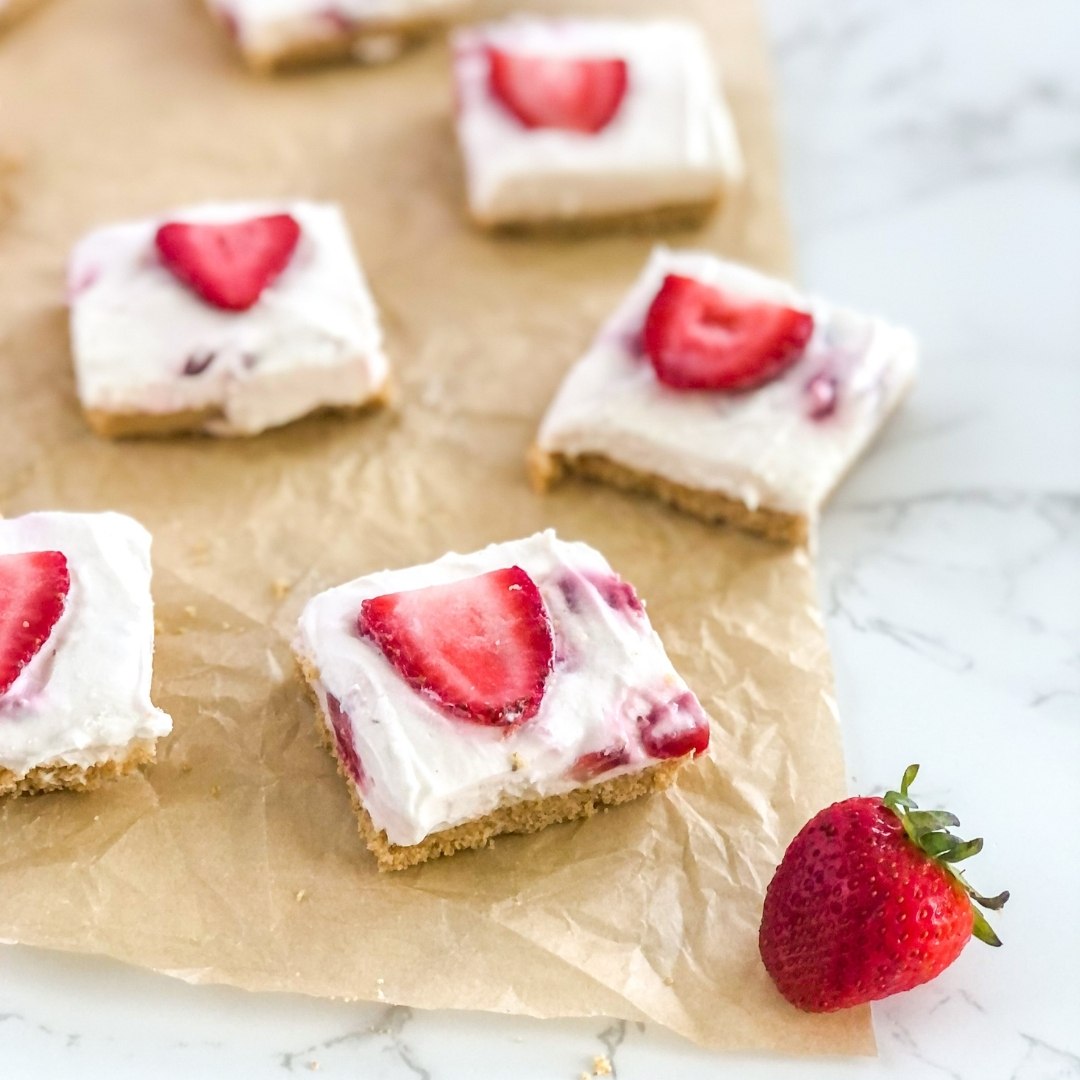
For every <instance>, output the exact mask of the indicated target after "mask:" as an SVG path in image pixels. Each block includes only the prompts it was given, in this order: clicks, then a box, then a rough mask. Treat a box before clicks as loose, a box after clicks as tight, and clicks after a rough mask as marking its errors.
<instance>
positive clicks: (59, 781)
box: [0, 743, 155, 797]
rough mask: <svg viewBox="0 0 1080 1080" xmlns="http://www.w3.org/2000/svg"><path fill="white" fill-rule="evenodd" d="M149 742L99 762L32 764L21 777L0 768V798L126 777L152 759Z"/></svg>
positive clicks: (81, 787) (85, 787)
mask: <svg viewBox="0 0 1080 1080" xmlns="http://www.w3.org/2000/svg"><path fill="white" fill-rule="evenodd" d="M154 754H155V750H154V744H153V743H136V744H135V746H134V747H132V749H131V750H130V751H129V752H128V754H127V756H126V757H123V758H120V759H114V760H109V761H99V762H98V763H97V764H95V765H90V766H88V767H87V766H83V765H71V764H68V763H67V762H58V763H56V764H52V765H50V764H48V763H46V764H44V765H36V766H35V767H34V768H32V769H31V770H30V771H29V772H28V773H26V775H25V776H16V774H15V773H13V772H12V771H11V770H10V769H5V768H3V767H0V797H3V796H5V795H13V796H18V795H41V794H44V793H45V792H48V791H94V790H95V789H96V788H99V787H101V785H102V784H104V783H106V782H107V781H109V780H118V779H119V778H120V777H122V776H128V775H129V774H130V773H133V772H134V771H135V770H136V769H139V768H141V767H142V766H143V765H149V764H151V763H152V762H153V760H154Z"/></svg>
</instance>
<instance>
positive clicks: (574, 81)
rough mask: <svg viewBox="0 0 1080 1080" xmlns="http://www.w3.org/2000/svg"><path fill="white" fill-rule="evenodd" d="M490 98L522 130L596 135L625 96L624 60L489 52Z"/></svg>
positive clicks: (610, 119)
mask: <svg viewBox="0 0 1080 1080" xmlns="http://www.w3.org/2000/svg"><path fill="white" fill-rule="evenodd" d="M488 63H489V76H488V82H489V86H490V89H491V93H492V94H493V95H494V96H495V97H496V98H497V99H498V100H499V101H500V102H501V103H502V104H503V105H504V106H505V107H506V108H507V109H508V110H509V111H510V112H511V113H512V114H513V115H514V116H515V117H516V118H517V119H518V121H519V122H520V123H522V124H523V125H524V126H525V127H527V128H557V129H559V130H562V131H576V132H579V133H581V134H585V135H595V134H596V133H597V132H599V131H603V129H604V128H606V127H607V126H608V124H610V123H611V121H612V120H613V119H614V118H615V114H616V113H617V112H618V111H619V106H620V105H621V104H622V100H623V98H624V97H625V96H626V88H627V83H628V75H627V65H626V61H625V60H621V59H617V58H588V57H585V58H582V57H557V56H536V55H527V54H524V53H513V52H508V51H506V50H504V49H499V48H496V47H494V46H493V47H491V48H489V49H488Z"/></svg>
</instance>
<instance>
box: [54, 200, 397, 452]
mask: <svg viewBox="0 0 1080 1080" xmlns="http://www.w3.org/2000/svg"><path fill="white" fill-rule="evenodd" d="M68 292H69V297H70V304H71V343H72V352H73V356H74V362H75V375H76V381H77V384H78V392H79V399H80V401H81V402H82V406H83V410H84V412H85V413H86V418H87V420H88V421H89V423H90V426H91V427H92V428H93V429H94V430H95V431H97V432H98V433H99V434H101V435H107V436H125V435H170V434H175V433H177V432H205V433H207V434H211V435H254V434H256V433H258V432H260V431H264V430H266V429H267V428H272V427H277V426H278V425H280V424H285V423H288V422H289V421H291V420H295V419H297V418H299V417H301V416H304V415H306V414H307V413H311V412H315V411H317V410H321V409H350V410H351V409H358V408H360V407H363V406H368V405H373V404H379V403H382V402H383V401H384V400H385V398H386V395H387V374H388V366H387V361H386V357H385V355H384V354H383V349H382V333H381V330H380V328H379V320H378V315H377V313H376V310H375V304H374V301H373V300H372V297H371V293H370V292H369V291H368V287H367V284H366V282H365V280H364V276H363V274H362V272H361V270H360V267H359V264H358V263H357V261H356V256H355V255H354V253H353V249H352V244H351V242H350V240H349V231H348V227H347V226H346V224H345V219H344V217H343V216H342V214H341V211H340V210H339V209H338V208H337V207H336V206H332V205H325V204H319V203H310V202H289V203H220V204H219V203H209V204H206V205H202V206H195V207H191V208H189V209H186V210H177V211H175V212H173V213H171V214H167V215H164V216H162V217H159V218H153V219H149V220H143V221H134V222H130V223H126V224H120V225H110V226H107V227H105V228H101V229H98V230H97V231H95V232H92V233H90V234H89V235H88V236H86V237H85V238H84V239H83V240H82V241H81V242H80V243H79V244H78V245H77V246H76V248H75V250H74V252H73V254H72V257H71V261H70V266H69V272H68Z"/></svg>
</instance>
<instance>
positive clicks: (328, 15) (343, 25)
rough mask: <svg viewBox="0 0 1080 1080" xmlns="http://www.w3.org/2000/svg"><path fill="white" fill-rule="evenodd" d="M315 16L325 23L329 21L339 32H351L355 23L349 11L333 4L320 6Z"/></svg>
mask: <svg viewBox="0 0 1080 1080" xmlns="http://www.w3.org/2000/svg"><path fill="white" fill-rule="evenodd" d="M315 17H316V18H318V19H320V20H322V22H324V23H328V24H329V25H330V26H331V27H332V28H333V29H334V30H335V31H337V32H338V33H339V34H347V33H349V32H350V31H351V30H352V29H353V26H354V25H355V20H354V19H353V18H352V16H351V15H349V13H348V12H347V11H344V10H343V9H342V8H339V7H335V6H334V5H332V4H328V5H327V6H326V7H324V8H320V9H319V10H318V11H317V12H316V13H315Z"/></svg>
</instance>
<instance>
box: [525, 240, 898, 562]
mask: <svg viewBox="0 0 1080 1080" xmlns="http://www.w3.org/2000/svg"><path fill="white" fill-rule="evenodd" d="M916 352H917V350H916V344H915V340H914V338H913V337H912V336H911V334H910V333H909V332H908V331H906V330H903V329H900V328H898V327H895V326H892V325H890V324H889V323H887V322H884V321H882V320H881V319H878V318H875V317H873V316H868V315H861V314H858V313H856V312H854V311H850V310H848V309H846V308H841V307H836V306H835V305H833V304H830V303H827V302H825V301H823V300H819V299H816V298H811V297H807V296H803V295H802V294H801V293H799V292H798V291H797V290H796V289H795V288H794V287H793V286H791V285H789V284H787V283H786V282H783V281H779V280H777V279H775V278H771V277H767V276H766V275H765V274H762V273H759V272H758V271H756V270H752V269H750V268H749V267H747V266H741V265H739V264H737V263H733V262H728V261H726V260H724V259H720V258H718V257H716V256H715V255H711V254H708V253H705V252H698V251H671V250H668V249H666V248H660V249H658V250H656V251H655V252H654V253H653V255H652V257H651V259H650V260H649V262H648V265H647V266H646V267H645V270H644V272H643V273H642V275H641V276H640V277H639V279H638V281H637V282H636V284H635V285H634V286H633V288H632V289H631V290H630V292H629V294H628V295H627V296H626V298H625V300H624V301H623V303H622V304H621V305H620V306H619V308H618V310H617V311H616V312H615V314H614V315H613V316H612V318H611V319H610V320H609V321H608V323H607V324H606V325H605V326H604V327H603V328H602V330H601V331H600V333H599V334H598V335H597V337H596V339H595V340H594V341H593V343H592V345H591V346H590V348H589V350H588V352H586V354H585V356H584V357H582V359H581V360H580V361H579V362H578V363H577V364H576V365H575V366H574V367H573V368H572V369H571V371H570V373H569V374H568V375H567V376H566V378H565V380H564V381H563V383H562V386H561V387H560V388H559V390H558V393H557V394H556V397H555V400H554V401H553V402H552V404H551V406H550V407H549V409H548V411H547V414H546V416H545V417H544V419H543V422H542V423H541V425H540V431H539V434H538V436H537V439H536V443H535V445H534V447H533V449H532V452H531V454H530V458H529V466H530V473H531V476H532V480H533V484H534V486H535V487H536V488H537V490H539V491H546V490H548V489H549V488H550V487H552V485H554V484H555V483H557V482H558V481H559V480H560V479H562V478H563V477H565V476H568V475H571V474H577V475H581V476H585V477H589V478H592V479H595V480H601V481H604V482H606V483H610V484H614V485H616V486H617V487H621V488H626V489H629V490H633V491H640V492H646V493H648V494H651V495H654V496H657V497H659V498H661V499H663V500H665V501H667V502H669V503H672V504H674V505H675V506H678V507H680V508H681V509H683V510H686V511H688V512H689V513H691V514H694V515H696V516H697V517H700V518H703V519H705V520H707V521H728V522H731V523H732V524H734V525H737V526H740V527H742V528H745V529H747V530H749V531H751V532H754V533H758V534H761V535H763V536H766V537H769V538H770V539H773V540H778V541H783V542H788V543H805V542H806V541H807V539H808V536H809V533H810V529H811V526H812V525H813V523H814V522H815V520H816V519H817V517H818V514H819V512H820V510H821V507H822V505H823V503H824V502H825V500H826V499H827V498H828V496H829V494H830V492H831V491H832V490H833V489H834V488H835V487H836V485H837V484H838V483H839V481H840V479H841V478H842V477H843V476H844V474H845V473H846V472H847V471H848V469H850V468H851V466H852V465H853V464H854V463H855V461H856V460H857V459H858V457H859V455H860V454H861V453H862V452H863V450H864V449H865V447H866V445H867V444H868V443H869V442H870V440H871V439H872V438H873V436H874V435H875V433H876V432H877V431H878V430H879V429H880V428H881V426H882V424H883V423H884V422H885V419H886V418H887V417H888V415H889V414H890V413H891V412H892V410H893V409H894V408H895V407H896V405H897V404H898V402H899V401H900V400H901V398H902V397H903V395H904V393H905V391H906V390H907V389H908V387H909V386H910V385H911V382H912V379H913V377H914V374H915V368H916Z"/></svg>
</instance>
